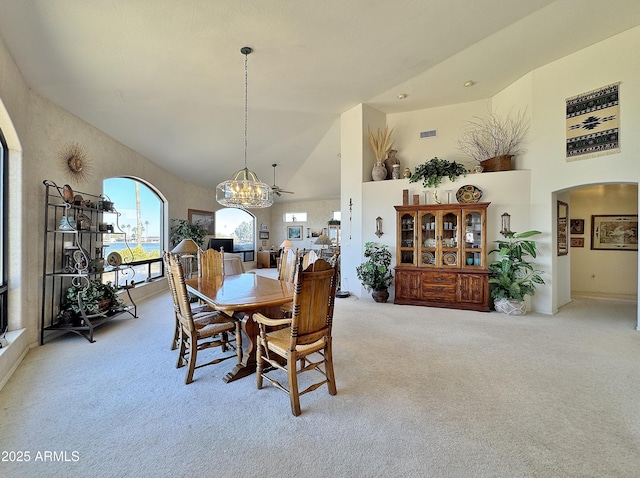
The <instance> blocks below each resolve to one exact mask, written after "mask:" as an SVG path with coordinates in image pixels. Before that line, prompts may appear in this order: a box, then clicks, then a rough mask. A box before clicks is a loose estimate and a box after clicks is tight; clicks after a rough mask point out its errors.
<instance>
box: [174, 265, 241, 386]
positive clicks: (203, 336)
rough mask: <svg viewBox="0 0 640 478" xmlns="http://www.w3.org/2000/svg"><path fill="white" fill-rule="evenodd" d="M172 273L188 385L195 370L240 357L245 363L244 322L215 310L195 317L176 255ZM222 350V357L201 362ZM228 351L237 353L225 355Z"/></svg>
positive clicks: (181, 357) (180, 361)
mask: <svg viewBox="0 0 640 478" xmlns="http://www.w3.org/2000/svg"><path fill="white" fill-rule="evenodd" d="M169 266H170V269H171V273H170V275H169V277H170V278H171V280H172V281H173V285H174V287H175V292H176V299H177V303H178V310H177V312H176V313H177V314H178V319H179V321H180V327H181V330H180V351H179V354H178V363H177V365H176V367H177V368H180V367H183V366H185V365H186V366H187V374H186V377H185V383H186V384H189V383H191V382H192V381H193V373H194V371H195V369H197V368H201V367H205V366H207V365H213V364H217V363H220V362H222V361H224V360H228V359H231V358H236V359H237V361H238V363H240V362H241V360H242V348H241V346H240V343H241V340H240V338H239V337H240V334H241V330H240V323H239V322H238V321H236V320H234V319H233V318H232V317H230V316H228V315H227V314H225V313H223V312H219V311H214V312H213V313H211V314H209V316H208V317H206V320H205V318H204V317H201V318H197V319H196V318H194V315H193V311H192V309H191V301H190V300H189V295H188V293H187V286H186V285H185V280H184V272H183V269H182V264H181V263H180V261H179V260H178V259H177V258H176V257H175V256H174V255H172V254H170V255H169ZM214 347H220V348H221V349H222V354H223V355H220V356H218V357H216V358H215V359H213V360H210V361H208V362H206V363H201V364H198V363H197V356H198V352H200V351H202V350H206V349H209V348H214ZM228 349H232V350H233V351H234V353H233V354H224V353H225V351H227V350H228Z"/></svg>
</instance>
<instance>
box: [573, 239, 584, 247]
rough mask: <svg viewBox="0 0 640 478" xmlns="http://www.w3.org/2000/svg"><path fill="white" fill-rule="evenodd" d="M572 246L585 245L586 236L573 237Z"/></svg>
mask: <svg viewBox="0 0 640 478" xmlns="http://www.w3.org/2000/svg"><path fill="white" fill-rule="evenodd" d="M570 241H571V247H584V237H572V238H571V239H570Z"/></svg>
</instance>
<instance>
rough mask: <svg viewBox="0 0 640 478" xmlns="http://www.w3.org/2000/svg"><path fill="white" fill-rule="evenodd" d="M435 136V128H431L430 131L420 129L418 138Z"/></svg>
mask: <svg viewBox="0 0 640 478" xmlns="http://www.w3.org/2000/svg"><path fill="white" fill-rule="evenodd" d="M436 136H437V131H436V130H435V129H432V130H430V131H420V139H426V138H434V137H436Z"/></svg>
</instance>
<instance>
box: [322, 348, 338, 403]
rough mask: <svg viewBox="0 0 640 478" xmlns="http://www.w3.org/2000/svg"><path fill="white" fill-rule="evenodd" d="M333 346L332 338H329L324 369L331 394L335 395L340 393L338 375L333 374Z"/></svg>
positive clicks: (325, 350) (325, 351)
mask: <svg viewBox="0 0 640 478" xmlns="http://www.w3.org/2000/svg"><path fill="white" fill-rule="evenodd" d="M332 350H333V348H332V346H331V338H329V340H328V342H327V345H326V346H325V348H324V371H325V374H326V376H327V387H328V388H329V395H335V394H336V393H338V389H337V388H336V377H335V375H334V374H333V352H332Z"/></svg>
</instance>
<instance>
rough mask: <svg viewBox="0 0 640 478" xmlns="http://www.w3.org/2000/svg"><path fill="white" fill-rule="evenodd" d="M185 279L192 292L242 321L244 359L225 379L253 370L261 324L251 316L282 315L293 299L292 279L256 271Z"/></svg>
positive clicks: (241, 375)
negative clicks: (259, 314)
mask: <svg viewBox="0 0 640 478" xmlns="http://www.w3.org/2000/svg"><path fill="white" fill-rule="evenodd" d="M185 283H186V286H187V290H188V291H189V292H190V293H191V294H193V295H194V296H196V297H198V298H199V299H201V300H203V301H204V302H206V303H207V304H209V305H210V306H211V307H213V308H214V309H216V310H220V311H222V312H225V313H226V314H228V315H231V316H233V317H234V318H235V319H237V320H239V321H240V323H241V328H242V337H241V338H242V341H241V343H240V344H238V346H239V347H242V359H241V361H240V362H239V363H238V364H236V365H235V367H234V368H233V369H232V370H231V371H230V372H228V373H227V374H226V375H225V377H224V378H223V380H224V381H225V382H227V383H228V382H232V381H234V380H237V379H239V378H242V377H246V376H247V375H250V374H252V373H254V372H255V370H256V343H257V337H258V325H257V324H256V323H255V322H254V320H253V319H252V316H253V314H254V313H256V312H260V313H262V314H264V315H266V316H267V317H272V318H282V317H283V313H282V310H281V306H282V305H283V304H286V303H288V302H291V301H292V300H293V291H294V285H293V283H291V282H286V281H280V280H277V279H271V278H269V277H264V276H261V275H258V274H253V273H245V274H238V275H232V276H224V277H215V278H203V277H196V278H192V279H187V280H186V281H185Z"/></svg>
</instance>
